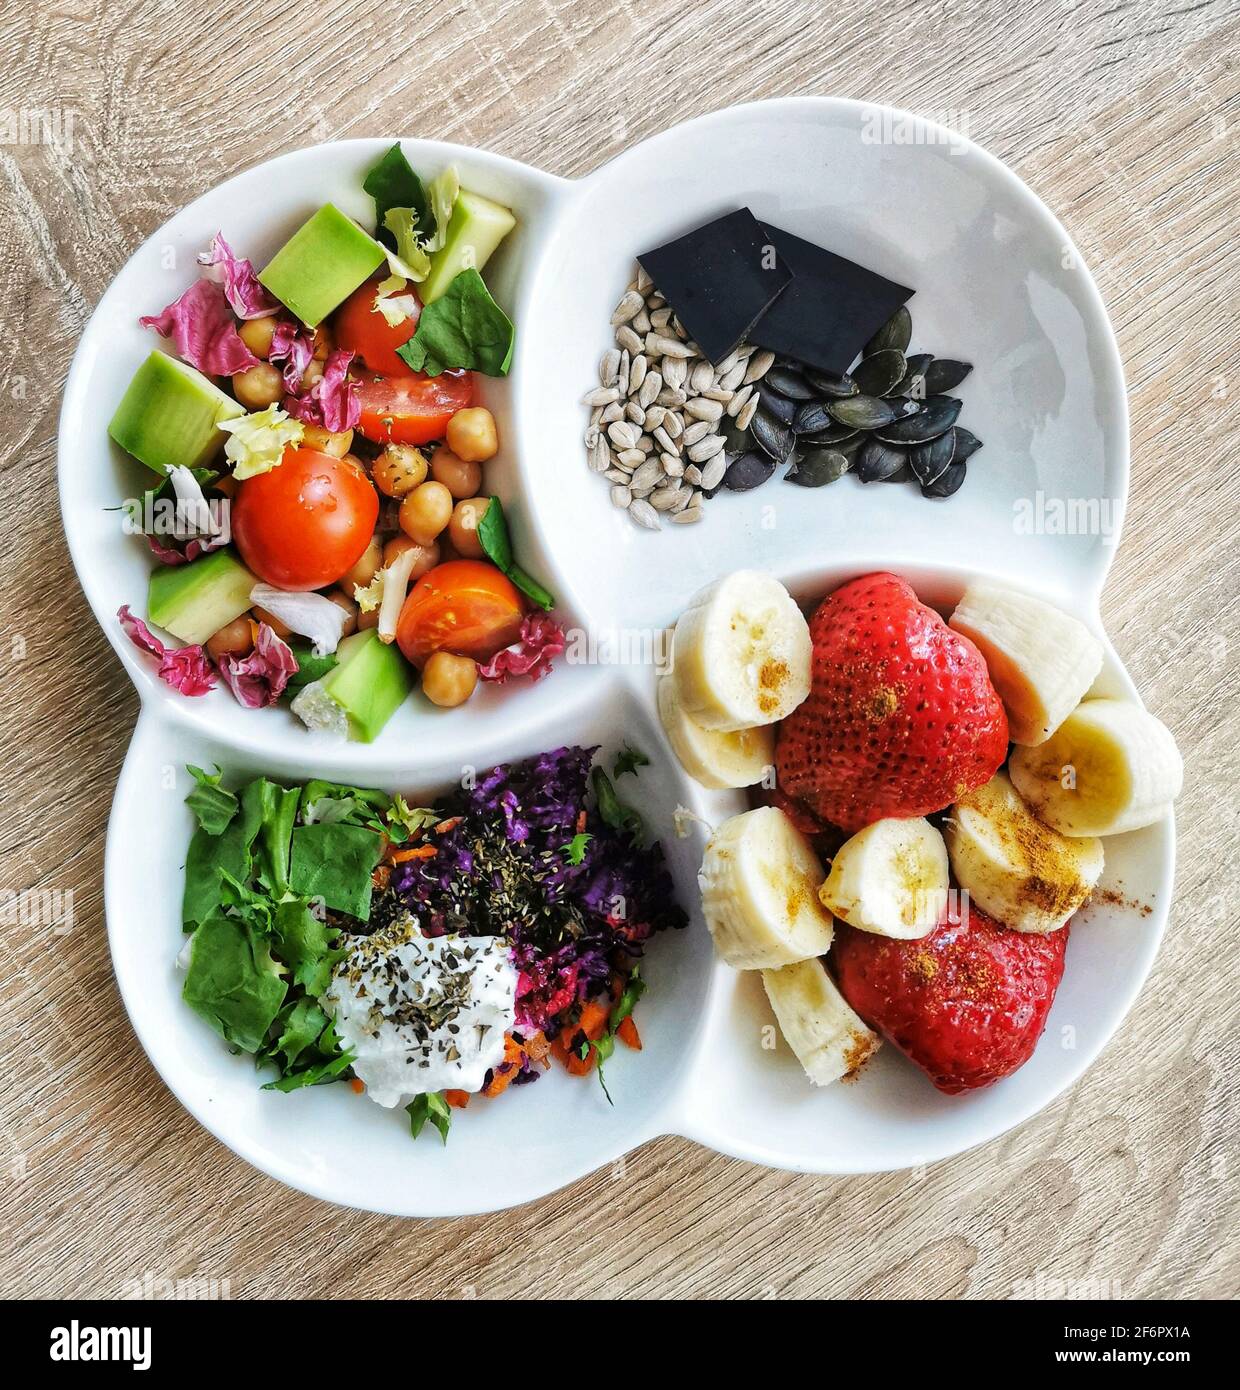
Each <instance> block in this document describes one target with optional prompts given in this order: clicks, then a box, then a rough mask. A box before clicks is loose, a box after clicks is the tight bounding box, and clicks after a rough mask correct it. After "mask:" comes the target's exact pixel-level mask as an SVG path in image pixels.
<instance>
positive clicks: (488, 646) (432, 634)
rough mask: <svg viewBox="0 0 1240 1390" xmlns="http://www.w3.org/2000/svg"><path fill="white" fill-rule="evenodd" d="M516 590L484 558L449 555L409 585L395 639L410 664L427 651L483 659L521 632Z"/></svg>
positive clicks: (421, 660)
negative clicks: (453, 556)
mask: <svg viewBox="0 0 1240 1390" xmlns="http://www.w3.org/2000/svg"><path fill="white" fill-rule="evenodd" d="M522 616H523V613H522V607H521V595H520V594H519V593H518V592H517V590H516V588H515V587H514V586H513V584H512V583H511V582H510V581H509V580H508V579H507V578H506V577H505V576H504V575H503V574H501V573H500V572H499V570H497V569H496V568H495V566H494V565H488V564H487V563H486V561H485V560H449V561H448V562H447V563H446V564H442V565H436V566H435V568H434V569H433V570H427V572H426V573H425V574H424V575H423V576H422V578H421V579H419V580H418V582H417V583H416V584H415V585H414V586H413V588H412V589H411V590H410V591H409V597H408V598H407V599H406V600H405V606H404V607H403V608H402V609H401V611H400V620H399V622H398V623H397V624H396V640H397V642H398V643H399V644H400V649H401V651H402V652H404V654H405V657H406V658H407V659H408V660H409V661H411V662H412V663H413V664H414V665H415V666H416V667H418V668H419V669H421V667H422V666H423V665H424V664H425V663H426V659H427V657H428V656H430V655H431V653H432V652H438V651H446V652H455V653H456V655H457V656H470V657H473V659H474V660H475V661H487V660H489V659H490V658H491V657H493V656H494V655H495V653H496V652H498V651H500V650H502V648H504V647H509V646H511V645H512V644H513V643H514V642H515V641H516V640H517V638H518V637H520V635H521V619H522Z"/></svg>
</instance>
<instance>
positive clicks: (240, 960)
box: [181, 911, 288, 1052]
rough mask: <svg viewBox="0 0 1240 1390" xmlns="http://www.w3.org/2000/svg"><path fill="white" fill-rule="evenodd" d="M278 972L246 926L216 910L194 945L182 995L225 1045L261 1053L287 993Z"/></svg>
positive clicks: (263, 944)
mask: <svg viewBox="0 0 1240 1390" xmlns="http://www.w3.org/2000/svg"><path fill="white" fill-rule="evenodd" d="M278 970H279V966H278V965H277V964H276V962H275V961H274V960H273V959H272V956H271V951H270V950H269V949H268V946H267V943H266V941H265V940H263V939H262V937H261V936H259V935H258V933H256V932H255V930H254V928H253V927H252V926H251V925H250V924H249V923H248V922H246V921H244V920H242V919H241V918H239V917H226V916H224V914H223V913H222V912H218V911H217V912H213V913H212V914H211V915H210V916H209V917H208V918H207V919H206V920H205V921H204V922H203V923H202V925H201V926H200V927H199V928H198V930H197V931H196V932H195V933H194V937H193V940H192V942H191V943H190V961H189V969H188V971H187V972H186V975H185V984H184V986H183V987H182V990H181V997H182V998H183V999H184V1000H185V1002H186V1003H187V1004H188V1005H189V1006H190V1008H191V1009H193V1010H194V1011H195V1013H198V1014H201V1015H202V1017H203V1018H205V1019H206V1020H207V1022H208V1023H209V1024H210V1025H211V1027H212V1028H214V1029H215V1031H216V1032H217V1033H219V1034H220V1036H221V1037H223V1038H224V1039H225V1041H227V1042H230V1043H232V1044H233V1045H234V1046H235V1047H239V1048H241V1049H242V1050H243V1051H245V1052H257V1051H258V1049H259V1048H260V1047H261V1046H262V1045H263V1040H264V1038H265V1037H266V1036H267V1030H268V1029H269V1028H270V1027H271V1025H272V1023H273V1021H274V1020H275V1017H276V1015H277V1014H278V1013H279V1011H280V1005H281V1004H283V1003H284V996H285V995H286V994H287V993H288V986H287V985H286V984H285V982H284V981H283V980H282V979H281V978H280V976H279V975H278V974H277V971H278Z"/></svg>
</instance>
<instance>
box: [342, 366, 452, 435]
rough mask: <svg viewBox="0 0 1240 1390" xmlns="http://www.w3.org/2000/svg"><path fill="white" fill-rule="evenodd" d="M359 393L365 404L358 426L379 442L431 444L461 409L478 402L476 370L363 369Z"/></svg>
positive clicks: (358, 395) (359, 381)
mask: <svg viewBox="0 0 1240 1390" xmlns="http://www.w3.org/2000/svg"><path fill="white" fill-rule="evenodd" d="M357 397H358V400H359V401H360V402H361V406H362V418H361V420H360V421H359V423H358V429H359V430H361V432H362V433H363V434H364V435H365V436H366V438H367V439H370V440H373V441H374V442H375V443H376V444H429V443H430V441H431V440H432V439H442V438H443V436H444V431H445V430H446V429H447V428H448V421H449V420H451V418H452V417H453V416H454V415H455V414H456V412H457V411H458V410H464V409H465V408H466V406H470V405H472V404H473V403H474V377H473V373H472V372H443V373H441V374H440V375H439V376H425V375H424V374H423V373H422V372H411V373H409V374H408V375H406V376H374V375H373V374H372V373H370V372H363V373H362V374H361V376H360V377H359V378H358V383H357Z"/></svg>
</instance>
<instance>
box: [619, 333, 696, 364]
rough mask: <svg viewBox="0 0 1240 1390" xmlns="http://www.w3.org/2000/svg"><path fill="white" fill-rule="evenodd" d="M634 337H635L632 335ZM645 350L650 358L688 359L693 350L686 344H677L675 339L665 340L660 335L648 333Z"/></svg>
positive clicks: (665, 338)
mask: <svg viewBox="0 0 1240 1390" xmlns="http://www.w3.org/2000/svg"><path fill="white" fill-rule="evenodd" d="M633 336H634V337H636V336H637V335H636V334H634V335H633ZM646 349H647V351H648V352H649V353H650V355H651V356H652V357H674V358H681V359H684V358H689V357H692V356H693V349H692V348H691V347H689V346H688V344H687V343H682V342H679V341H678V340H677V339H676V338H667V337H665V336H664V335H663V334H662V333H648V334H647V335H646Z"/></svg>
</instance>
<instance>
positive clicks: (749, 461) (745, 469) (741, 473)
mask: <svg viewBox="0 0 1240 1390" xmlns="http://www.w3.org/2000/svg"><path fill="white" fill-rule="evenodd" d="M774 471H775V460H774V459H772V458H770V457H769V456H768V455H766V454H764V453H760V452H758V451H756V450H751V451H750V452H749V453H747V454H741V455H740V456H739V457H738V458H734V459H733V460H732V462H731V463H730V464H729V465H728V471H727V472H726V473H725V474H724V475H723V485H724V487H726V488H727V489H728V490H729V491H731V492H749V491H750V490H751V489H752V488H755V487H760V486H761V485H762V484H763V483H764V482H766V480H767V479H768V478H769V477H770V476H771V474H772V473H774Z"/></svg>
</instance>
